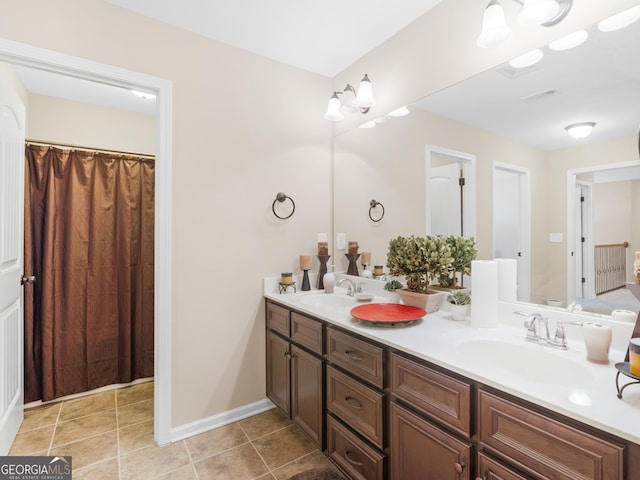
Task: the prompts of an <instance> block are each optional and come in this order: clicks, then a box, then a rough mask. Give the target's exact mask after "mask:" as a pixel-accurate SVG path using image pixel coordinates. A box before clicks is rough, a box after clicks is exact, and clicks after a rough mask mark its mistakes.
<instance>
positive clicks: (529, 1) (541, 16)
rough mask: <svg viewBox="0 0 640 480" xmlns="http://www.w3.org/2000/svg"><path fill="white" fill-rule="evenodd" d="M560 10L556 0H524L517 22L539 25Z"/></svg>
mask: <svg viewBox="0 0 640 480" xmlns="http://www.w3.org/2000/svg"><path fill="white" fill-rule="evenodd" d="M559 11H560V4H559V3H558V2H557V1H556V0H524V5H523V7H522V11H521V12H520V15H518V22H519V23H520V24H521V25H541V24H543V23H545V22H548V21H549V20H551V19H552V18H554V17H555V16H556V15H557V14H558V12H559Z"/></svg>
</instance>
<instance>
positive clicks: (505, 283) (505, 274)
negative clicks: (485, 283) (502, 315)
mask: <svg viewBox="0 0 640 480" xmlns="http://www.w3.org/2000/svg"><path fill="white" fill-rule="evenodd" d="M496 262H498V300H500V301H501V302H515V301H517V300H518V261H517V260H516V259H514V258H496Z"/></svg>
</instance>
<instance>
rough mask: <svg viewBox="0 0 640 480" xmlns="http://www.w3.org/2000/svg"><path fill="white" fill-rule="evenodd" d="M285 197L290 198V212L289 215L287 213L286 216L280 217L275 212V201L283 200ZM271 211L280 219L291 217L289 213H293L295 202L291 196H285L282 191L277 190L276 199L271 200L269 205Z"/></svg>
mask: <svg viewBox="0 0 640 480" xmlns="http://www.w3.org/2000/svg"><path fill="white" fill-rule="evenodd" d="M286 199H289V200H291V206H292V208H291V213H290V214H289V215H287V216H286V217H281V216H280V215H278V214H277V213H276V202H284V201H285V200H286ZM271 211H272V212H273V214H274V215H275V216H276V217H278V218H279V219H280V220H286V219H287V218H289V217H291V215H293V212H295V211H296V202H294V201H293V198H291V197H288V196H286V195H285V194H284V193H282V192H278V194H277V195H276V199H275V200H274V201H273V205H271Z"/></svg>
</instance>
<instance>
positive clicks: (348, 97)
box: [324, 74, 376, 122]
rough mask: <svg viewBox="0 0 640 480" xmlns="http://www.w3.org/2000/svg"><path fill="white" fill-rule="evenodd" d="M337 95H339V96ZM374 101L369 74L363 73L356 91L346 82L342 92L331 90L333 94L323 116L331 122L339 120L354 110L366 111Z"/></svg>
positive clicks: (354, 111)
mask: <svg viewBox="0 0 640 480" xmlns="http://www.w3.org/2000/svg"><path fill="white" fill-rule="evenodd" d="M339 95H341V97H340V96H339ZM375 103H376V102H375V100H374V99H373V88H372V86H371V80H370V79H369V76H368V75H367V74H365V76H364V78H363V79H362V80H361V81H360V85H359V86H358V92H357V93H356V90H355V88H353V87H352V86H351V85H350V84H347V86H346V87H344V90H343V91H342V92H333V95H331V98H329V105H328V106H327V113H325V114H324V118H326V119H327V120H331V121H332V122H339V121H340V120H342V119H344V116H345V114H350V113H356V112H360V113H367V112H368V111H369V110H370V109H371V107H373V106H374V105H375Z"/></svg>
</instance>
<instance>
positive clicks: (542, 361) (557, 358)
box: [457, 338, 593, 387]
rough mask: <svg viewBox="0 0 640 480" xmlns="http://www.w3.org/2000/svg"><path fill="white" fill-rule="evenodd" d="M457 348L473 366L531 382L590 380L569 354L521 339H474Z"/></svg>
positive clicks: (576, 383)
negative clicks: (502, 372)
mask: <svg viewBox="0 0 640 480" xmlns="http://www.w3.org/2000/svg"><path fill="white" fill-rule="evenodd" d="M457 349H458V353H459V354H460V355H461V356H464V358H468V359H469V360H470V361H471V362H473V364H474V365H478V366H480V367H482V368H492V369H493V370H494V371H496V370H497V371H504V372H506V373H508V374H509V375H515V376H518V377H520V378H522V379H523V380H527V381H531V382H536V383H544V384H551V385H564V386H573V387H576V386H580V385H585V384H589V383H591V382H592V380H593V374H592V373H591V372H590V371H589V369H588V368H587V366H586V365H582V364H581V363H579V362H577V361H576V360H574V359H572V358H567V356H566V355H567V354H568V352H565V351H561V350H554V349H553V348H552V347H548V346H543V345H537V344H534V343H529V342H527V341H525V340H524V339H522V342H521V343H520V342H518V343H516V342H514V341H510V340H502V339H496V338H474V339H468V340H462V341H460V342H459V343H458V344H457ZM563 355H565V356H563ZM585 362H586V360H585Z"/></svg>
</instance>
